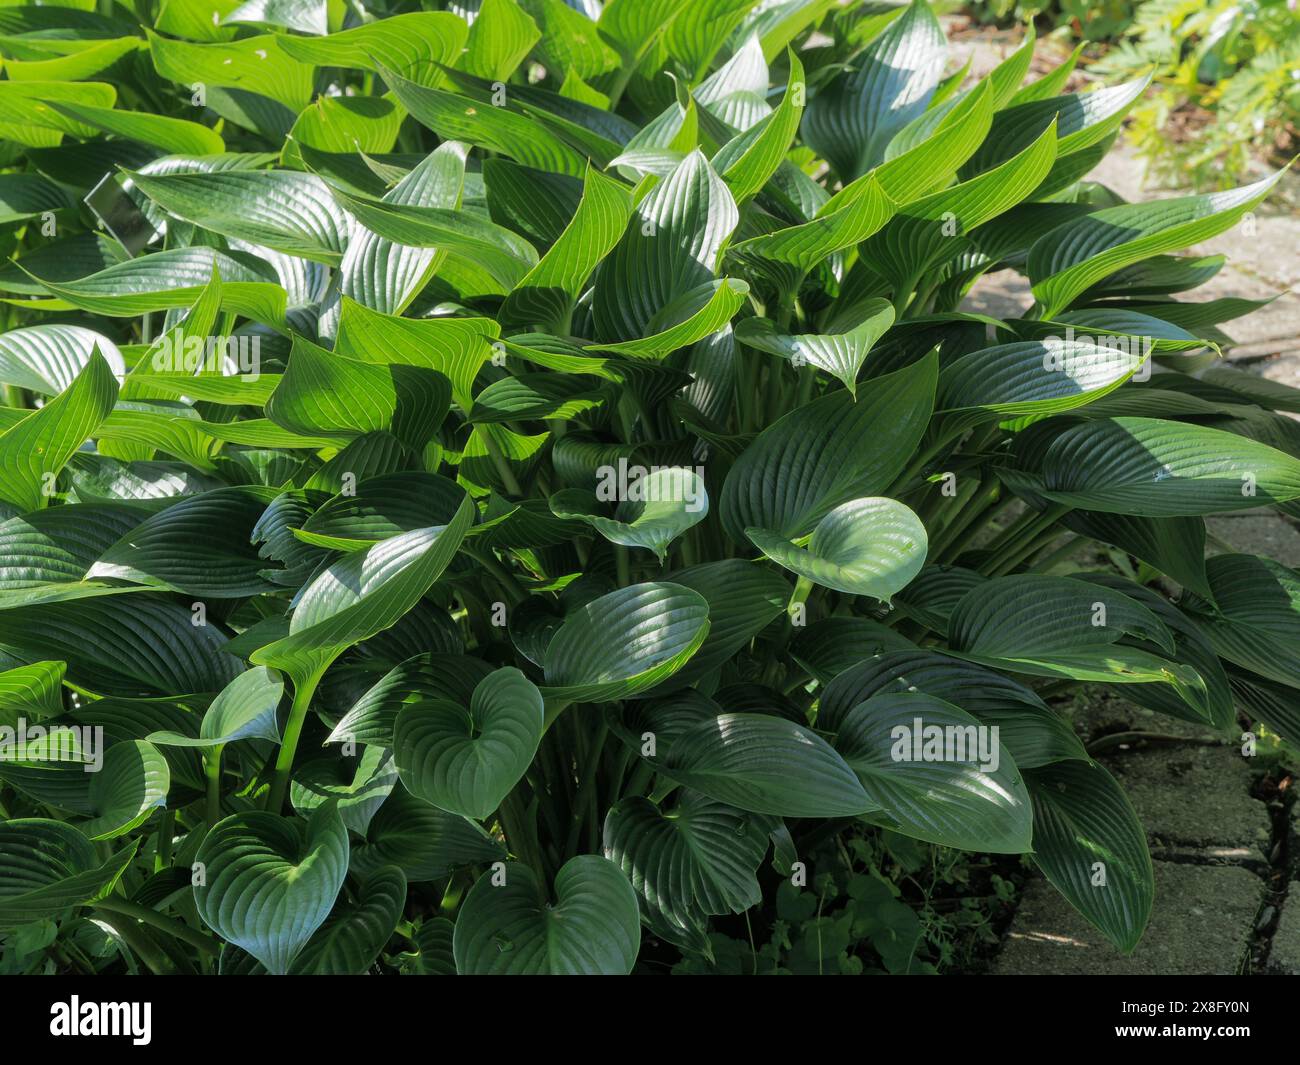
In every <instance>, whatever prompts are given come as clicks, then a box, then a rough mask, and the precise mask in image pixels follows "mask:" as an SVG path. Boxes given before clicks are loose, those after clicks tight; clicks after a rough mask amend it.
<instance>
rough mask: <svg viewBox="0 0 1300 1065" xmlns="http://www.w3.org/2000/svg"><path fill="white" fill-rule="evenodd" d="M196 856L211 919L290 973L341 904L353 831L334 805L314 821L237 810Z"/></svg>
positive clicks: (201, 905)
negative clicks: (295, 961) (293, 964)
mask: <svg viewBox="0 0 1300 1065" xmlns="http://www.w3.org/2000/svg"><path fill="white" fill-rule="evenodd" d="M196 861H197V862H198V863H200V865H201V867H202V871H203V883H199V884H196V885H195V888H194V903H195V906H196V907H197V908H198V912H199V916H200V917H201V918H203V923H204V924H206V925H207V926H208V927H209V928H211V929H212V930H213V931H214V932H216V933H217V934H218V935H220V936H221V937H222V938H223V939H226V940H228V941H229V942H231V943H234V944H235V945H236V946H239V947H242V948H243V949H244V950H246V951H247V952H248V953H249V954H251V955H253V957H255V958H256V959H257V960H258V961H260V962H261V963H262V964H263V965H265V966H266V967H267V969H268V970H270V971H271V972H272V973H276V974H282V973H285V972H288V971H289V966H290V965H291V964H292V963H293V960H294V959H295V958H296V957H297V956H298V955H299V954H300V953H301V952H302V950H303V948H304V947H305V946H306V945H307V943H308V941H309V940H310V939H311V937H312V934H313V933H314V932H315V931H316V929H318V928H319V927H320V926H321V925H322V924H323V923H324V922H325V919H326V918H327V917H328V916H329V914H330V910H331V909H332V908H333V906H334V900H335V899H336V898H337V897H338V893H339V889H340V888H341V887H342V886H343V879H344V877H345V876H346V875H347V871H348V833H347V829H346V828H344V827H343V821H342V819H341V818H340V817H339V814H338V811H337V810H336V809H335V808H334V806H333V805H332V804H327V805H325V806H322V807H321V808H320V809H319V810H317V811H316V812H315V813H313V814H312V816H311V818H310V820H308V821H307V822H306V823H304V822H302V821H297V820H293V819H290V818H284V817H279V816H278V815H276V814H272V813H262V812H255V813H243V814H235V815H233V816H231V817H227V818H225V819H224V820H221V821H218V822H217V823H216V824H215V825H214V826H213V827H212V830H211V831H210V832H209V833H208V834H207V836H206V838H205V839H204V840H203V843H202V845H201V846H200V847H199V850H198V855H197V857H196Z"/></svg>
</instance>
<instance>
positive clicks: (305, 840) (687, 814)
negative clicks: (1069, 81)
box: [0, 0, 1300, 974]
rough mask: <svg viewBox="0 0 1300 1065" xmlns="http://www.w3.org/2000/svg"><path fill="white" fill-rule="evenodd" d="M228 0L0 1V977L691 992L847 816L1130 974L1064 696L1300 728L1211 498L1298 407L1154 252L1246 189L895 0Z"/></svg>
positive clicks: (1298, 585)
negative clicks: (1112, 149) (975, 881)
mask: <svg viewBox="0 0 1300 1065" xmlns="http://www.w3.org/2000/svg"><path fill="white" fill-rule="evenodd" d="M426 6H433V5H426ZM212 8H213V4H212V3H210V2H207V0H204V2H203V3H200V2H199V0H167V2H165V3H162V4H158V5H154V4H151V3H148V2H145V3H142V4H139V5H137V6H136V7H135V8H134V9H133V10H134V11H135V12H137V13H140V14H143V15H147V16H148V21H147V22H145V23H144V24H141V23H140V22H138V21H136V18H135V16H134V15H132V14H130V13H129V12H128V9H126V8H123V7H117V6H110V5H107V4H101V5H100V6H99V7H97V8H95V9H93V10H92V9H89V8H88V7H87V6H86V5H82V4H78V5H77V6H74V7H51V6H39V7H22V6H18V7H6V8H3V9H0V24H2V25H3V27H4V34H3V36H2V37H0V51H3V52H4V53H5V56H6V62H5V69H6V72H7V74H8V79H7V80H4V81H0V134H2V135H3V137H4V138H5V142H4V151H5V162H6V163H7V168H6V172H5V173H3V174H2V175H0V191H2V192H3V195H2V196H0V201H2V202H3V204H4V205H5V213H4V216H3V225H4V233H5V237H4V239H5V241H6V242H7V246H8V248H9V249H10V250H11V252H12V262H10V263H9V265H7V266H6V267H5V268H4V269H3V270H2V271H0V287H2V288H3V290H4V303H3V307H4V310H3V314H4V316H5V323H4V324H5V326H6V331H5V332H4V333H3V335H2V336H0V380H2V381H3V384H4V388H5V398H6V405H5V406H4V407H3V409H2V410H0V511H2V514H0V517H3V524H0V658H2V664H3V667H4V671H3V672H0V722H3V728H4V729H5V731H4V732H0V739H3V740H4V752H3V758H0V806H2V808H0V816H2V817H3V818H4V820H3V823H0V935H2V936H3V944H4V955H3V959H4V960H3V966H4V968H5V969H7V970H9V971H41V970H44V969H48V968H59V969H63V970H75V971H87V972H90V971H122V970H124V969H125V970H129V971H157V972H172V971H178V972H192V971H199V972H221V973H234V974H239V973H262V972H270V973H277V974H279V973H360V972H366V971H376V970H388V971H391V970H392V969H393V968H397V969H401V970H403V971H409V972H420V973H452V972H455V973H461V974H466V973H628V972H631V971H632V970H633V969H634V968H636V967H637V966H638V959H641V963H642V964H643V965H644V964H645V960H646V958H647V957H648V955H647V952H653V956H654V957H655V959H657V960H658V962H659V963H661V964H662V963H663V962H664V960H665V959H667V962H668V963H669V964H671V963H673V961H674V960H677V961H685V962H689V964H690V966H691V967H695V968H706V969H707V968H708V965H709V961H710V958H711V957H712V956H713V955H712V940H711V939H710V933H711V929H717V928H719V927H726V928H730V929H734V928H735V922H736V921H741V922H742V924H743V921H744V920H745V918H744V917H739V916H737V915H741V914H746V915H748V914H750V913H751V911H752V913H753V915H754V916H755V917H756V919H758V920H760V921H761V920H764V919H765V918H764V916H763V915H764V914H770V912H771V911H770V906H771V904H772V898H773V895H774V894H775V892H776V887H777V886H778V885H780V884H781V882H782V881H783V880H784V881H785V882H786V885H787V886H786V887H785V888H783V889H782V890H785V891H789V890H794V889H796V888H799V887H800V886H801V885H805V884H808V883H809V882H810V881H809V879H808V877H809V875H810V872H811V873H815V872H816V870H811V871H810V870H809V869H808V868H807V858H808V856H809V855H811V854H813V853H814V852H816V853H819V854H824V853H832V854H833V853H834V850H835V849H834V847H828V846H827V844H828V842H831V841H833V840H834V839H835V838H836V837H837V835H838V834H842V833H850V832H851V833H854V834H856V835H857V836H858V837H861V835H862V833H863V832H864V831H867V832H873V831H879V830H882V829H884V830H889V831H890V832H891V833H893V834H898V835H901V836H904V837H913V838H915V839H916V840H921V841H925V842H926V843H927V844H934V845H938V846H941V847H948V848H959V849H965V850H969V851H975V852H983V853H993V854H1009V855H1019V854H1025V855H1030V856H1032V861H1033V863H1034V864H1035V865H1036V866H1037V867H1038V869H1040V870H1041V871H1042V873H1043V875H1045V876H1046V877H1047V878H1048V879H1049V880H1050V881H1051V882H1052V883H1053V884H1054V885H1056V887H1057V888H1059V890H1060V891H1061V892H1062V893H1063V894H1064V895H1065V896H1066V897H1067V898H1068V899H1069V901H1070V902H1071V903H1072V904H1073V905H1074V906H1075V907H1077V908H1078V909H1079V910H1080V911H1081V912H1082V913H1083V914H1084V915H1085V916H1086V917H1087V918H1088V920H1090V921H1091V922H1093V923H1094V924H1095V925H1096V926H1097V927H1098V928H1099V929H1100V930H1101V932H1102V933H1104V935H1105V936H1106V937H1107V938H1108V939H1109V940H1111V941H1112V942H1113V943H1114V944H1115V945H1116V946H1117V947H1118V948H1120V949H1122V950H1129V949H1131V948H1132V947H1133V946H1134V945H1135V944H1136V943H1137V941H1138V939H1139V937H1140V936H1141V934H1142V930H1143V926H1144V924H1145V922H1146V920H1147V917H1148V913H1149V911H1150V909H1151V905H1152V896H1153V882H1152V865H1151V860H1150V858H1149V855H1148V853H1147V848H1146V843H1145V838H1144V834H1143V831H1142V827H1141V825H1140V824H1139V822H1138V820H1137V818H1136V817H1135V814H1134V811H1133V809H1132V807H1131V805H1130V804H1129V802H1128V800H1127V799H1126V798H1125V796H1124V794H1123V792H1122V790H1121V789H1120V788H1119V787H1118V786H1117V784H1116V783H1115V781H1114V780H1113V779H1112V777H1111V776H1110V775H1109V774H1108V772H1107V771H1106V770H1105V769H1104V768H1103V767H1102V766H1101V765H1099V764H1097V763H1096V762H1094V761H1093V760H1092V759H1091V758H1089V757H1088V755H1087V753H1086V752H1085V750H1084V748H1083V747H1082V746H1081V744H1080V742H1079V741H1078V739H1076V737H1075V735H1074V733H1073V732H1072V731H1071V729H1070V727H1069V726H1068V725H1067V723H1066V722H1065V721H1064V720H1063V719H1062V718H1061V717H1059V716H1058V715H1057V713H1056V712H1055V711H1054V710H1053V708H1052V706H1051V705H1050V703H1049V700H1050V699H1052V698H1053V697H1054V695H1056V694H1057V693H1059V692H1062V691H1064V690H1066V689H1068V688H1069V687H1071V686H1073V685H1077V684H1091V685H1101V686H1106V687H1113V688H1115V689H1118V690H1121V691H1122V692H1123V693H1124V695H1125V696H1126V697H1128V698H1130V699H1132V700H1134V701H1136V702H1138V703H1140V704H1142V705H1144V706H1147V707H1151V708H1152V709H1154V710H1157V711H1160V712H1162V713H1165V714H1168V715H1171V716H1173V717H1176V718H1181V719H1185V720H1188V721H1192V722H1196V723H1198V724H1200V725H1203V726H1206V727H1209V728H1213V729H1218V730H1221V731H1223V732H1225V733H1228V732H1230V731H1235V730H1236V729H1237V728H1238V727H1239V726H1238V715H1239V714H1243V715H1247V716H1248V717H1249V720H1250V722H1251V723H1252V724H1254V723H1256V722H1263V723H1265V724H1266V725H1267V726H1268V727H1269V728H1271V729H1273V730H1275V731H1276V732H1278V733H1280V734H1282V735H1283V736H1284V737H1289V738H1292V739H1295V738H1296V737H1297V736H1298V735H1300V714H1297V710H1296V690H1297V687H1300V669H1298V668H1297V665H1298V661H1297V647H1300V641H1298V640H1297V635H1298V633H1300V576H1297V574H1296V573H1295V572H1294V571H1292V570H1289V569H1287V568H1285V567H1284V566H1281V565H1279V564H1277V563H1275V562H1272V561H1270V560H1269V559H1266V558H1258V557H1255V556H1253V555H1245V554H1220V555H1217V556H1215V557H1212V558H1209V559H1208V560H1207V558H1206V529H1205V523H1204V520H1203V518H1204V516H1205V515H1207V514H1215V513H1221V512H1230V511H1241V510H1250V509H1259V508H1265V509H1267V508H1275V509H1278V510H1281V511H1282V512H1294V511H1295V508H1296V502H1295V501H1296V500H1297V499H1300V459H1298V458H1297V457H1296V456H1297V454H1300V437H1298V436H1297V432H1296V427H1295V423H1294V422H1293V421H1291V420H1289V419H1287V418H1286V417H1285V416H1284V415H1282V414H1279V413H1276V412H1278V411H1284V412H1285V411H1297V410H1300V392H1298V391H1296V390H1293V389H1290V388H1286V387H1283V386H1281V385H1277V384H1273V383H1270V382H1269V381H1266V380H1263V379H1260V378H1257V377H1254V376H1251V375H1248V374H1246V373H1243V372H1240V371H1237V370H1234V369H1231V368H1228V367H1226V366H1225V365H1223V364H1222V363H1221V362H1220V361H1219V360H1220V355H1221V351H1222V348H1223V347H1224V345H1225V344H1226V343H1227V338H1226V336H1225V334H1224V333H1223V332H1221V330H1220V325H1221V323H1223V322H1225V321H1227V320H1229V319H1231V318H1234V317H1236V316H1239V315H1241V314H1243V313H1245V312H1247V311H1248V310H1250V309H1251V307H1252V304H1251V303H1249V302H1248V301H1245V300H1238V299H1218V300H1211V301H1208V302H1196V301H1194V300H1191V299H1188V298H1187V297H1186V296H1185V295H1184V293H1186V292H1187V291H1188V290H1190V289H1192V288H1194V287H1195V286H1196V285H1197V284H1199V283H1201V282H1203V281H1205V280H1206V279H1208V278H1209V277H1211V276H1212V275H1213V274H1214V273H1215V271H1216V270H1217V269H1218V268H1219V266H1220V265H1221V261H1220V260H1219V259H1217V258H1199V257H1195V256H1186V255H1179V254H1177V253H1179V252H1180V251H1182V250H1184V249H1186V248H1188V247H1189V246H1190V245H1192V244H1194V243H1195V242H1197V241H1199V240H1202V239H1203V238H1206V237H1209V236H1212V235H1213V234H1215V233H1218V232H1220V231H1222V230H1225V229H1227V228H1228V227H1230V226H1232V225H1233V224H1234V223H1236V222H1237V220H1238V219H1240V218H1241V217H1242V216H1243V215H1244V214H1246V213H1247V212H1250V211H1251V210H1252V209H1253V208H1255V206H1256V205H1257V204H1259V203H1260V201H1261V200H1262V199H1263V198H1264V197H1265V195H1266V194H1267V193H1268V191H1269V187H1270V185H1271V184H1272V179H1270V180H1268V181H1263V182H1261V183H1259V184H1256V185H1252V186H1249V187H1246V188H1242V189H1239V190H1236V191H1233V192H1227V193H1221V194H1216V195H1213V196H1192V197H1187V198H1180V199H1169V200H1161V201H1159V202H1155V203H1146V204H1127V203H1123V202H1121V201H1119V200H1117V199H1116V198H1115V197H1114V196H1113V195H1111V194H1110V193H1109V192H1107V190H1105V189H1104V188H1100V187H1098V186H1096V185H1093V184H1090V183H1089V182H1088V181H1087V175H1088V173H1089V171H1090V170H1091V169H1092V168H1093V166H1094V165H1095V164H1096V163H1097V161H1098V160H1099V159H1100V158H1101V157H1102V155H1103V154H1104V153H1105V151H1106V149H1107V147H1108V145H1109V144H1110V143H1111V142H1112V140H1113V139H1114V138H1115V136H1116V135H1117V132H1118V130H1119V127H1120V123H1121V121H1122V120H1123V118H1124V115H1125V113H1126V111H1127V110H1128V109H1129V108H1130V107H1131V106H1132V105H1133V103H1134V102H1135V101H1136V100H1137V99H1138V97H1139V95H1140V94H1141V92H1142V90H1143V88H1144V84H1145V83H1144V82H1142V81H1137V82H1132V83H1128V84H1123V85H1120V86H1117V87H1114V88H1105V89H1099V90H1097V91H1093V92H1089V93H1087V94H1084V95H1060V93H1059V90H1060V88H1061V84H1062V81H1063V78H1064V73H1066V72H1064V71H1058V72H1056V73H1052V74H1048V75H1047V76H1046V77H1044V78H1042V79H1040V80H1038V81H1031V82H1029V83H1027V84H1026V83H1025V78H1026V72H1027V70H1028V66H1029V61H1030V57H1031V50H1032V47H1033V44H1032V41H1029V42H1027V43H1026V44H1025V46H1024V47H1023V48H1021V49H1019V50H1018V51H1017V52H1016V53H1015V54H1014V55H1012V56H1011V57H1010V58H1009V59H1007V60H1006V61H1005V62H1004V63H1003V64H1002V65H1001V66H999V67H998V68H997V69H996V70H994V71H993V72H992V73H991V74H990V75H989V76H988V77H986V78H984V79H983V80H980V81H977V82H972V81H970V80H969V79H968V78H966V77H965V74H964V72H963V71H962V70H953V69H951V68H950V65H949V63H948V57H947V54H946V50H945V42H944V37H943V34H942V32H941V31H940V27H939V24H938V22H937V21H936V18H935V16H934V15H933V13H932V12H931V11H930V10H929V8H928V7H927V6H926V5H925V3H924V2H917V3H915V4H913V5H912V6H910V7H906V8H904V9H897V10H894V11H885V12H884V13H883V14H882V13H881V12H880V11H878V10H877V9H876V8H875V7H866V6H860V5H857V4H851V5H836V4H834V3H831V2H829V0H777V2H771V0H769V2H764V3H761V4H756V3H753V2H751V0H611V2H610V3H608V4H607V5H605V6H604V8H603V10H601V9H600V5H599V4H596V3H594V2H593V0H588V2H586V3H572V4H567V3H563V2H561V0H482V3H481V4H469V5H461V4H453V5H449V8H451V9H449V10H446V11H440V10H419V11H408V12H404V13H390V12H389V11H387V10H385V9H384V8H383V7H382V6H374V7H369V8H367V7H363V6H362V5H361V4H359V3H354V4H351V5H348V6H346V7H345V6H344V5H341V4H335V3H332V2H326V0H320V2H313V0H307V2H304V3H276V2H275V0H271V2H267V3H260V2H259V3H249V4H243V5H240V4H238V3H237V2H235V0H229V2H227V0H218V3H217V4H216V8H217V11H216V15H217V17H215V18H214V17H213V12H212ZM1006 270H1010V271H1015V272H1018V273H1019V274H1021V275H1023V276H1024V278H1025V280H1026V289H1025V291H1026V296H1025V301H1024V303H1025V305H1024V307H1023V310H1022V311H1021V312H1020V313H1019V314H1018V315H1016V316H1010V317H1006V318H1003V319H995V318H992V317H989V316H986V315H981V314H975V313H971V312H970V311H968V310H963V300H964V298H965V295H966V293H967V292H968V290H969V289H970V288H971V287H972V285H974V284H975V283H976V282H977V281H978V280H979V279H980V278H981V277H982V276H983V275H985V274H987V273H990V272H994V271H1006ZM1088 542H1095V543H1096V544H1100V545H1105V547H1106V549H1107V553H1106V554H1105V555H1104V556H1102V557H1108V558H1110V559H1112V560H1113V564H1111V565H1108V566H1107V567H1106V568H1104V569H1103V570H1092V569H1085V570H1084V571H1076V569H1074V568H1072V567H1071V563H1070V561H1069V560H1070V559H1071V558H1072V557H1073V556H1074V555H1075V554H1076V553H1077V551H1078V549H1079V547H1080V545H1081V544H1082V545H1086V544H1087V543H1088ZM1206 801H1207V802H1212V801H1213V797H1212V796H1206ZM872 826H876V827H872ZM841 849H842V848H841ZM884 901H887V902H888V903H889V904H890V905H896V903H895V901H894V900H893V899H892V898H891V899H886V900H884Z"/></svg>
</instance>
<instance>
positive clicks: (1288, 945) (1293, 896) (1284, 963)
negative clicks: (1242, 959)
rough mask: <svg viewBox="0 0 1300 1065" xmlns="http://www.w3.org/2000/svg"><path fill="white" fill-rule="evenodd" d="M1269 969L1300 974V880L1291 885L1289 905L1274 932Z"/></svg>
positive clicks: (1271, 971)
mask: <svg viewBox="0 0 1300 1065" xmlns="http://www.w3.org/2000/svg"><path fill="white" fill-rule="evenodd" d="M1267 971H1268V972H1270V973H1275V974H1277V975H1278V976H1300V882H1296V883H1293V884H1292V885H1291V892H1290V897H1289V899H1288V902H1287V905H1285V906H1283V907H1282V917H1281V919H1280V920H1279V921H1278V923H1277V929H1276V930H1275V931H1274V932H1273V941H1272V945H1271V946H1270V947H1269V949H1268V965H1267Z"/></svg>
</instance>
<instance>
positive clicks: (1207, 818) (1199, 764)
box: [1101, 746, 1272, 868]
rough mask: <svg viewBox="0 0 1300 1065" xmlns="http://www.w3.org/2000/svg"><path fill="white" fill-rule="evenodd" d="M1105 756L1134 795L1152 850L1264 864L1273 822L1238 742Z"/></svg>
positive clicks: (1145, 750)
mask: <svg viewBox="0 0 1300 1065" xmlns="http://www.w3.org/2000/svg"><path fill="white" fill-rule="evenodd" d="M1101 761H1102V762H1103V763H1104V764H1105V766H1106V768H1107V769H1109V770H1110V771H1111V773H1112V774H1113V775H1114V776H1115V779H1116V780H1117V781H1119V784H1120V786H1121V787H1122V788H1123V789H1124V792H1125V794H1126V795H1128V797H1129V799H1130V800H1131V801H1132V803H1133V807H1134V809H1136V810H1137V814H1138V818H1139V819H1140V820H1141V821H1142V824H1143V825H1144V826H1145V827H1146V830H1147V840H1148V842H1149V843H1150V845H1151V847H1152V851H1153V853H1154V852H1155V851H1157V850H1160V851H1164V852H1165V853H1166V854H1171V855H1178V856H1187V855H1200V858H1199V860H1201V861H1205V862H1233V863H1246V864H1252V865H1255V866H1258V867H1261V868H1262V867H1264V866H1266V865H1267V861H1268V859H1267V852H1268V850H1269V848H1270V842H1271V838H1272V822H1271V819H1270V817H1269V811H1268V807H1267V806H1265V805H1264V803H1262V802H1260V801H1259V800H1258V799H1255V798H1252V797H1251V794H1250V789H1251V783H1252V777H1253V775H1254V770H1253V769H1252V767H1251V764H1250V762H1249V760H1248V759H1246V758H1244V757H1243V756H1242V754H1241V750H1240V748H1239V747H1236V746H1224V747H1208V746H1185V747H1172V748H1170V747H1150V748H1146V749H1143V750H1132V751H1124V752H1121V753H1118V754H1114V755H1109V756H1105V757H1103V758H1102V759H1101Z"/></svg>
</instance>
